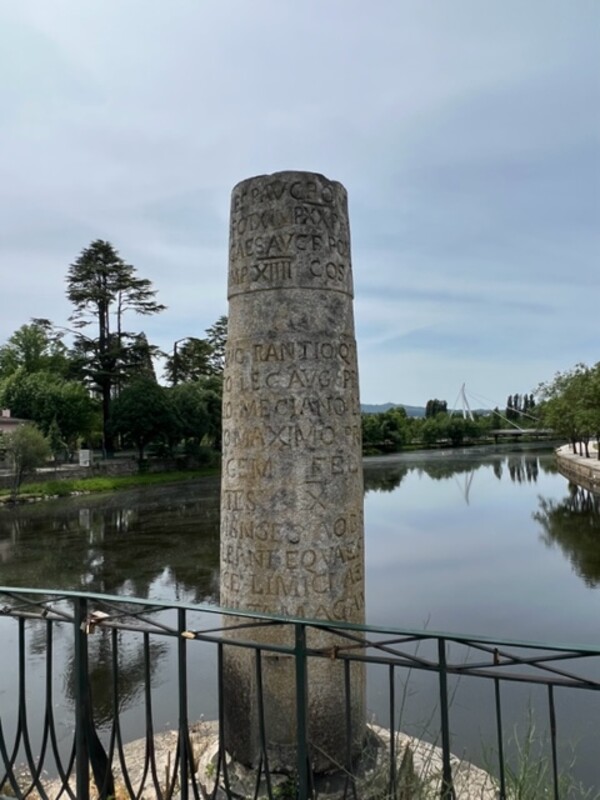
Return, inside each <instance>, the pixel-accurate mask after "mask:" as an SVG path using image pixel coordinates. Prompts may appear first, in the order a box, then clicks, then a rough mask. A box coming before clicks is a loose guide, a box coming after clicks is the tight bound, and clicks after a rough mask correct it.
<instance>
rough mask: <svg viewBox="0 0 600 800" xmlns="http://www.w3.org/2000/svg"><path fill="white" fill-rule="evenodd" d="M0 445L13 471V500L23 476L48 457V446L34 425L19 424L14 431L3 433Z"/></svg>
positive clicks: (31, 471) (33, 470)
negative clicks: (0, 444)
mask: <svg viewBox="0 0 600 800" xmlns="http://www.w3.org/2000/svg"><path fill="white" fill-rule="evenodd" d="M2 447H3V448H4V449H5V450H6V454H7V456H8V461H9V464H10V468H11V470H12V473H13V475H12V486H11V498H12V499H13V501H14V500H16V498H17V495H18V493H19V489H20V487H21V484H22V483H23V480H24V478H25V477H26V476H27V475H30V474H31V473H33V472H35V470H36V469H37V468H38V467H40V466H41V465H42V464H43V463H44V462H45V461H46V459H47V458H48V457H49V455H50V447H49V445H48V441H47V440H46V437H45V436H44V434H43V433H42V432H41V431H40V430H38V429H37V428H36V427H35V426H34V425H19V427H18V428H17V429H16V430H15V431H12V432H11V433H5V434H3V436H2Z"/></svg>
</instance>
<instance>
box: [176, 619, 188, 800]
mask: <svg viewBox="0 0 600 800" xmlns="http://www.w3.org/2000/svg"><path fill="white" fill-rule="evenodd" d="M185 616H186V615H185V609H183V608H180V609H178V611H177V623H178V629H179V639H178V643H177V644H178V648H177V661H178V673H179V674H178V691H179V782H180V792H181V794H180V797H181V800H188V796H189V787H188V783H189V771H188V767H189V763H188V751H189V746H188V745H189V735H190V734H189V725H188V702H187V648H186V645H187V642H186V639H185V637H184V636H183V635H182V634H183V632H184V631H185V629H186V628H185Z"/></svg>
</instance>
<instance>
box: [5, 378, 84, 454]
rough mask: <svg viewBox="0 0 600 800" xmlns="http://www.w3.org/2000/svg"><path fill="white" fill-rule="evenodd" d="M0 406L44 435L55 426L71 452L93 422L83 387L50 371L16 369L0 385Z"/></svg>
mask: <svg viewBox="0 0 600 800" xmlns="http://www.w3.org/2000/svg"><path fill="white" fill-rule="evenodd" d="M0 405H2V406H3V407H6V408H10V409H11V411H12V413H13V414H14V415H15V416H16V417H22V418H23V419H27V420H31V421H32V422H34V423H35V424H36V425H38V427H39V428H40V429H41V430H42V431H43V433H44V434H46V435H48V434H49V432H50V428H51V426H52V425H53V424H55V425H56V426H57V427H58V430H59V432H60V436H61V438H62V439H64V440H65V442H66V443H67V446H68V448H69V450H71V451H72V450H74V449H75V448H76V447H77V441H78V439H79V438H80V437H86V438H87V437H89V436H90V435H91V433H92V430H93V429H94V423H95V420H96V403H95V402H94V401H93V400H92V398H91V397H90V395H89V393H88V391H87V390H86V388H85V386H82V385H81V384H80V383H77V382H76V381H67V380H65V379H64V378H61V377H60V375H56V374H53V373H50V372H33V373H27V372H25V371H24V370H23V369H20V370H18V371H17V372H15V373H14V374H13V375H11V376H10V378H7V379H6V380H5V381H3V382H2V383H1V384H0Z"/></svg>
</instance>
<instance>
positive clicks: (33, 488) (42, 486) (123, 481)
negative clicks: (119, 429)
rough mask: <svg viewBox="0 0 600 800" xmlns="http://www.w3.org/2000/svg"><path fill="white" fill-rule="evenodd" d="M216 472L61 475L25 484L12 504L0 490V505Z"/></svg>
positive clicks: (6, 492)
mask: <svg viewBox="0 0 600 800" xmlns="http://www.w3.org/2000/svg"><path fill="white" fill-rule="evenodd" d="M218 473H219V469H218V468H217V467H206V468H204V469H194V470H177V471H173V472H169V471H167V472H152V473H149V474H143V473H142V474H137V475H122V476H116V475H106V476H92V477H89V478H70V477H66V476H64V475H61V476H60V477H53V478H52V479H51V480H46V481H38V482H36V483H27V484H25V485H24V486H23V488H22V490H21V491H20V492H19V495H18V496H17V498H16V501H13V500H12V499H11V496H10V490H9V489H7V488H4V489H0V506H2V505H14V504H15V503H16V504H24V503H37V502H40V501H42V500H50V499H53V498H57V497H73V496H78V495H82V494H98V493H104V492H116V491H119V490H123V489H134V488H137V487H144V486H157V485H167V484H170V483H180V482H182V481H190V480H194V479H196V478H208V477H213V476H214V475H218Z"/></svg>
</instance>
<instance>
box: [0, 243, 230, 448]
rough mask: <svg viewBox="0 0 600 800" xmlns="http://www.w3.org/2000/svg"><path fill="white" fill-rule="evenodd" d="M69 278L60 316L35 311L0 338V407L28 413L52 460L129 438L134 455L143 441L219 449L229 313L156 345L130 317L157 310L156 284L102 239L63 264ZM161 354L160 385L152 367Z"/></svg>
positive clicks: (6, 441) (161, 445) (126, 442)
mask: <svg viewBox="0 0 600 800" xmlns="http://www.w3.org/2000/svg"><path fill="white" fill-rule="evenodd" d="M66 286H67V288H66V295H67V298H68V300H69V301H70V303H71V305H72V313H71V315H70V317H69V319H68V320H67V324H66V325H62V324H56V323H54V322H52V321H51V320H49V319H42V318H37V319H32V320H31V321H30V322H28V323H26V324H24V325H22V326H21V327H20V328H19V329H18V330H17V331H15V332H14V333H13V334H12V335H11V336H10V337H9V339H8V341H7V342H6V343H5V344H4V345H2V346H1V347H0V407H1V408H7V409H10V411H11V415H12V416H13V417H18V418H22V419H26V420H29V421H31V422H33V423H34V424H35V426H36V427H37V429H38V430H39V432H40V434H41V436H42V437H43V438H45V440H46V442H47V446H48V448H49V450H50V452H51V453H52V455H53V456H54V457H55V458H56V459H58V458H62V457H66V458H69V457H72V454H73V453H74V452H75V450H77V448H79V447H81V446H85V447H89V448H101V449H102V451H103V452H104V454H105V455H106V456H111V455H112V454H113V453H114V452H115V449H118V448H123V447H131V446H134V447H136V448H137V452H138V456H139V458H140V459H143V457H144V455H145V452H146V449H147V447H148V446H149V445H150V444H152V445H153V446H155V447H156V448H157V449H158V450H160V451H161V452H162V453H173V452H174V450H175V448H176V447H183V448H184V449H185V451H186V452H188V453H196V454H198V453H200V452H201V451H203V450H206V449H215V448H218V447H219V443H220V430H221V384H222V371H223V363H224V351H225V340H226V336H227V318H226V317H225V316H222V317H220V318H219V319H218V320H217V321H216V322H215V323H214V324H213V325H211V326H210V327H209V328H207V329H206V331H205V335H204V336H201V337H195V336H185V337H181V338H180V339H178V340H177V341H176V342H175V343H174V347H173V352H172V353H169V354H167V353H162V352H161V351H160V349H159V348H158V347H157V346H156V345H153V344H151V343H150V342H149V341H148V339H147V337H146V335H145V333H144V332H143V331H140V330H135V329H133V328H132V326H131V324H130V320H131V319H132V318H134V317H139V316H151V315H155V314H159V313H161V312H162V311H164V309H165V306H164V305H163V304H162V303H159V302H158V301H157V299H156V294H157V290H156V289H155V288H154V287H153V285H152V283H151V281H149V280H147V279H145V278H141V277H139V276H138V274H137V271H136V268H135V267H134V266H133V265H131V264H128V263H127V262H126V261H125V260H124V259H123V258H122V257H121V256H120V254H119V252H118V251H117V250H116V249H115V247H114V246H113V245H112V244H111V243H110V242H107V241H103V240H100V239H98V240H96V241H93V242H92V243H91V244H90V245H89V246H88V247H86V248H84V249H83V250H82V251H81V253H80V254H79V256H78V257H77V258H76V259H75V261H74V262H73V263H72V264H71V265H70V266H69V268H68V271H67V276H66ZM67 341H70V344H67ZM158 356H163V357H164V358H165V359H166V361H165V374H164V379H165V380H166V382H167V384H168V385H167V386H163V385H161V384H159V382H158V380H157V376H156V374H155V368H154V363H155V359H156V357H158ZM11 435H12V434H11ZM19 435H20V436H25V437H27V436H29V438H31V436H32V435H35V434H31V433H27V434H19ZM9 445H11V440H10V438H7V435H6V434H5V435H4V437H3V447H4V449H6V448H7V447H9ZM11 446H12V445H11ZM9 449H10V448H9Z"/></svg>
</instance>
